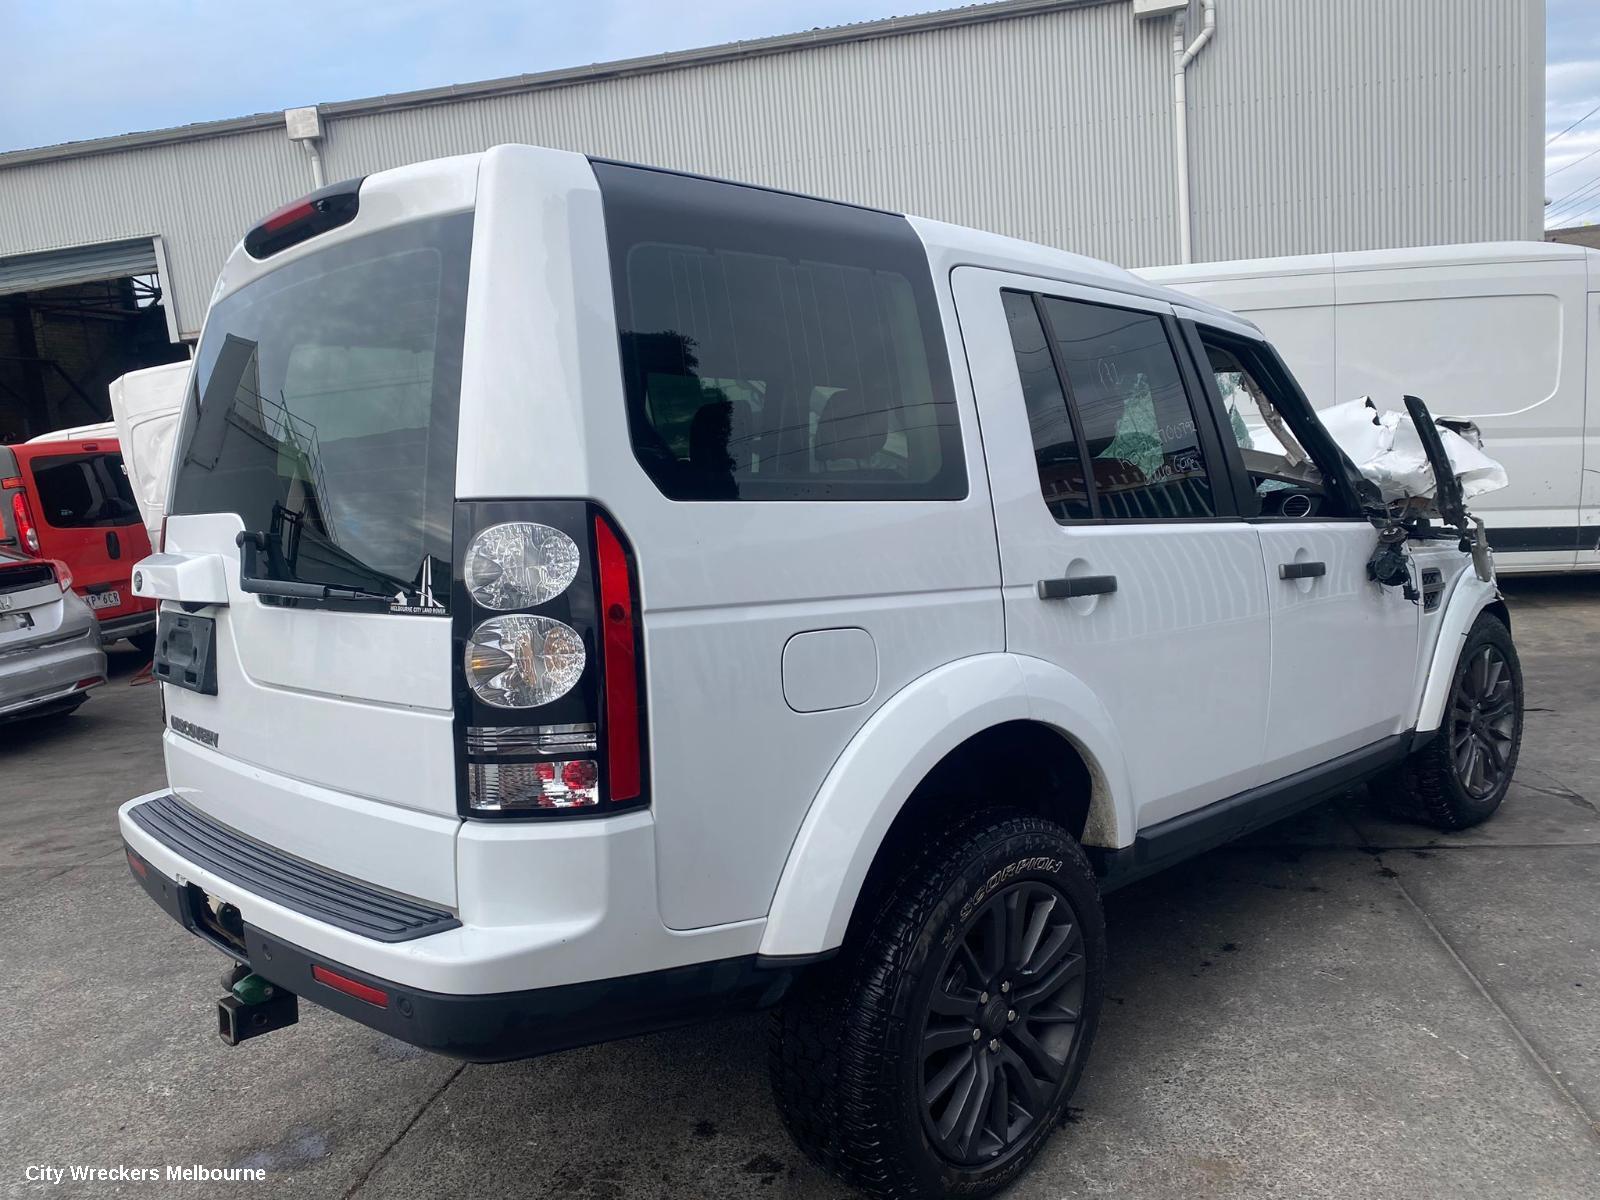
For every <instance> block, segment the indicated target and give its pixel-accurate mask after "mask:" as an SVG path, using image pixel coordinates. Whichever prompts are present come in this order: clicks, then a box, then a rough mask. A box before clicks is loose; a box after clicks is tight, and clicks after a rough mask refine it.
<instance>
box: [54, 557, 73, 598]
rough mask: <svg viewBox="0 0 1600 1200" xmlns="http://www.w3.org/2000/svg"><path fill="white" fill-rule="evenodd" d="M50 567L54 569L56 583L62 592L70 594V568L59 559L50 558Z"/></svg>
mask: <svg viewBox="0 0 1600 1200" xmlns="http://www.w3.org/2000/svg"><path fill="white" fill-rule="evenodd" d="M50 565H51V566H52V567H53V568H54V569H55V573H56V582H57V583H58V584H60V585H61V590H62V592H70V591H71V590H72V568H71V567H69V566H67V564H66V563H64V562H62V561H61V560H60V559H59V558H52V559H51V560H50Z"/></svg>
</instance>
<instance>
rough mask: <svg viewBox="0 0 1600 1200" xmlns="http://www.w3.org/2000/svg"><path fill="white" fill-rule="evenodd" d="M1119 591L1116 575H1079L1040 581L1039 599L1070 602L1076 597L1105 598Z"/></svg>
mask: <svg viewBox="0 0 1600 1200" xmlns="http://www.w3.org/2000/svg"><path fill="white" fill-rule="evenodd" d="M1116 590H1117V577H1116V576H1115V575H1079V576H1077V577H1076V578H1062V579H1041V580H1039V599H1041V600H1070V599H1072V598H1073V597H1074V596H1105V595H1109V594H1110V593H1112V592H1114V591H1116Z"/></svg>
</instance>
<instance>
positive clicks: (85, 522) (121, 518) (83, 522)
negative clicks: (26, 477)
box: [31, 451, 139, 529]
mask: <svg viewBox="0 0 1600 1200" xmlns="http://www.w3.org/2000/svg"><path fill="white" fill-rule="evenodd" d="M31 466H32V470H33V491H34V500H35V502H36V503H37V504H38V506H39V518H40V520H42V521H43V522H44V523H45V524H46V525H50V526H53V527H54V528H56V529H93V528H101V527H104V526H115V525H132V524H134V523H135V522H137V521H138V520H139V506H138V505H137V504H136V503H134V499H133V487H132V485H131V484H129V482H128V475H127V472H126V471H124V470H123V469H122V455H120V454H107V453H105V452H103V451H96V452H93V453H86V454H51V455H40V456H39V457H38V458H35V459H34V460H33V461H32V464H31Z"/></svg>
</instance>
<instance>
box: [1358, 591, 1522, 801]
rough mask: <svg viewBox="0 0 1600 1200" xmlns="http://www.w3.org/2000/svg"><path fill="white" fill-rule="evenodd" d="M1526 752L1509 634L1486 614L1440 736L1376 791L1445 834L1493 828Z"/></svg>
mask: <svg viewBox="0 0 1600 1200" xmlns="http://www.w3.org/2000/svg"><path fill="white" fill-rule="evenodd" d="M1521 747H1522V664H1521V662H1520V661H1519V660H1518V658H1517V648H1516V646H1515V645H1514V644H1513V643H1512V641H1511V631H1510V630H1509V629H1507V628H1506V627H1505V625H1504V623H1503V622H1501V621H1500V619H1499V618H1498V617H1495V616H1494V615H1493V614H1491V613H1483V614H1482V615H1480V616H1479V617H1478V620H1477V622H1476V623H1475V624H1474V625H1473V627H1472V629H1471V630H1470V631H1469V632H1468V634H1467V640H1466V643H1465V644H1464V645H1463V647H1462V650H1461V658H1460V660H1459V661H1458V662H1457V663H1456V672H1455V676H1454V678H1453V679H1452V680H1451V684H1450V696H1449V699H1448V700H1447V701H1446V703H1445V711H1444V720H1443V721H1442V723H1441V724H1440V727H1439V732H1438V733H1437V734H1436V735H1435V736H1434V738H1433V740H1432V741H1430V742H1429V743H1428V744H1427V745H1426V746H1424V747H1423V748H1422V749H1421V750H1418V751H1417V752H1416V753H1415V754H1413V755H1412V756H1411V757H1410V758H1408V759H1407V760H1406V761H1405V762H1404V763H1402V764H1401V765H1400V766H1399V767H1398V768H1396V769H1395V770H1394V771H1393V772H1391V773H1390V774H1389V775H1388V776H1386V777H1384V778H1383V779H1382V780H1380V781H1379V782H1378V784H1377V790H1378V792H1379V793H1380V795H1381V796H1382V797H1383V799H1385V800H1386V801H1387V802H1388V804H1389V806H1390V808H1391V809H1392V810H1393V811H1394V812H1395V813H1396V815H1398V816H1401V817H1406V818H1410V819H1413V820H1418V821H1421V822H1423V823H1424V824H1428V825H1433V826H1435V827H1437V828H1439V829H1444V830H1456V829H1466V828H1468V827H1469V826H1472V825H1476V824H1478V823H1479V822H1481V821H1485V820H1488V818H1489V817H1490V816H1492V815H1493V814H1494V811H1495V810H1496V809H1497V808H1499V807H1500V802H1501V801H1502V800H1504V799H1505V796H1506V790H1507V789H1508V788H1509V787H1510V786H1511V777H1512V774H1513V772H1515V771H1516V769H1517V754H1518V752H1519V751H1520V749H1521Z"/></svg>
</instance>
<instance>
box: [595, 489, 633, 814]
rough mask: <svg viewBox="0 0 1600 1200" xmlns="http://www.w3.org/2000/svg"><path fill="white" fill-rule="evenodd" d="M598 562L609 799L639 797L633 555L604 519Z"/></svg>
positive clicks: (598, 533)
mask: <svg viewBox="0 0 1600 1200" xmlns="http://www.w3.org/2000/svg"><path fill="white" fill-rule="evenodd" d="M594 544H595V553H596V557H597V558H598V559H599V568H600V570H599V576H600V626H601V629H602V630H603V641H604V643H605V672H606V678H605V694H606V766H607V768H608V775H609V777H608V778H607V780H606V782H607V785H608V786H607V799H608V800H610V802H611V803H613V804H616V803H618V802H619V801H625V800H632V799H633V798H635V797H636V796H638V795H639V791H640V777H641V769H640V763H639V662H638V653H637V650H636V648H635V637H636V634H635V628H634V627H635V614H634V602H633V581H632V578H631V575H630V572H629V570H628V555H627V552H626V551H625V550H623V548H622V543H621V542H620V541H619V540H618V539H617V535H616V533H615V532H614V531H613V530H612V528H611V525H610V524H609V523H608V522H607V521H606V519H605V518H604V517H600V516H597V517H595V519H594Z"/></svg>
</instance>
